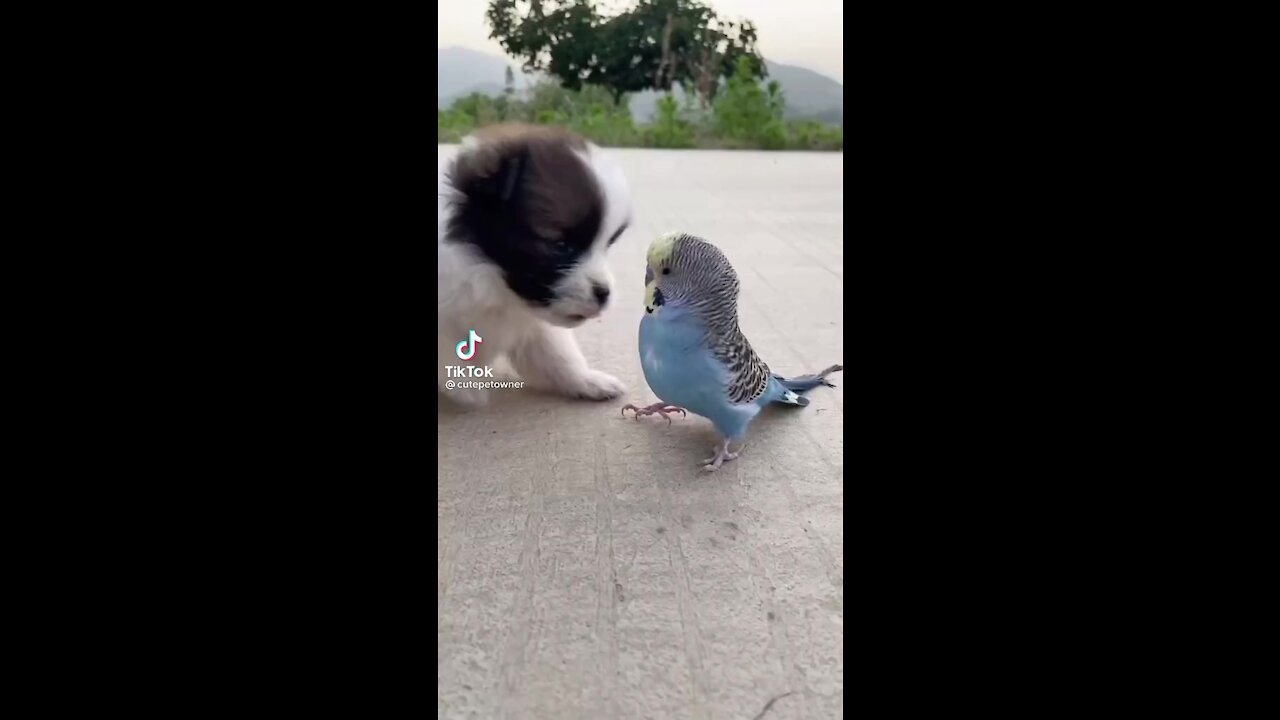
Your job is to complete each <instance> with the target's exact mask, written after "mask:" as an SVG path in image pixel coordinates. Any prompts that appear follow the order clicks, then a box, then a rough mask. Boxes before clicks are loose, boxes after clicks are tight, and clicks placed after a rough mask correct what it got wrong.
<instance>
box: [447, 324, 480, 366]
mask: <svg viewBox="0 0 1280 720" xmlns="http://www.w3.org/2000/svg"><path fill="white" fill-rule="evenodd" d="M482 342H484V338H482V337H480V336H479V335H477V334H476V331H475V330H468V331H467V339H466V340H463V341H461V342H459V343H458V347H457V348H456V349H455V350H454V352H456V353H458V359H459V360H470V359H471V358H473V357H475V356H476V345H479V344H480V343H482ZM464 348H465V349H464Z"/></svg>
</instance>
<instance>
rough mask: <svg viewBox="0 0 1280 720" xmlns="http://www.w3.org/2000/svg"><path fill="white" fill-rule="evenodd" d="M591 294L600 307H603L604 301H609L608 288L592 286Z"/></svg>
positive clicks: (597, 285)
mask: <svg viewBox="0 0 1280 720" xmlns="http://www.w3.org/2000/svg"><path fill="white" fill-rule="evenodd" d="M591 292H592V293H593V294H595V296H596V302H598V303H600V304H601V305H604V303H605V301H606V300H608V299H609V288H607V287H605V286H604V285H599V284H593V285H592V286H591Z"/></svg>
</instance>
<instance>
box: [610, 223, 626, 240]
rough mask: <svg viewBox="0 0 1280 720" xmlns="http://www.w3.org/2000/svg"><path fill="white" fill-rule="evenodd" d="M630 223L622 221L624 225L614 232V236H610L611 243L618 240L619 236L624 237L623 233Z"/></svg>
mask: <svg viewBox="0 0 1280 720" xmlns="http://www.w3.org/2000/svg"><path fill="white" fill-rule="evenodd" d="M628 224H629V223H622V227H620V228H618V230H617V231H616V232H615V233H614V234H613V237H611V238H609V244H610V245H612V244H614V243H616V242H618V238H620V237H622V233H624V232H626V231H627V225H628Z"/></svg>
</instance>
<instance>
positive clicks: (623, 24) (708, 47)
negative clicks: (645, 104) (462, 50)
mask: <svg viewBox="0 0 1280 720" xmlns="http://www.w3.org/2000/svg"><path fill="white" fill-rule="evenodd" d="M486 18H487V20H488V22H489V27H490V33H489V37H491V38H493V39H494V40H497V41H498V42H499V43H500V44H501V45H502V47H503V48H504V49H505V50H506V51H507V53H508V54H509V55H511V56H512V57H515V58H518V59H520V60H521V61H522V62H523V64H524V69H525V70H527V71H540V72H547V73H550V74H551V75H554V76H555V77H557V78H559V79H560V82H561V83H562V84H563V85H564V86H565V87H567V88H569V89H571V90H577V89H580V88H582V87H583V86H584V85H598V86H601V87H604V88H607V89H608V90H609V92H610V94H611V95H612V96H613V99H614V102H615V103H618V102H620V101H621V99H622V96H623V95H624V94H625V93H628V92H636V91H640V90H647V89H657V90H664V91H667V90H670V89H671V87H672V85H673V84H675V83H684V82H687V83H689V84H690V85H691V86H692V87H694V88H695V89H696V91H697V93H698V95H699V97H701V98H702V100H703V103H704V104H709V103H710V102H711V101H712V100H713V99H714V97H715V95H716V93H717V91H718V89H719V80H720V78H721V77H724V76H727V75H729V74H731V73H732V72H733V71H734V70H735V69H736V68H737V67H738V65H739V62H740V61H741V60H743V59H744V58H745V59H746V61H747V64H748V67H749V68H750V70H751V72H752V73H753V74H754V76H755V77H764V76H765V72H766V71H765V65H764V60H763V59H761V57H760V54H759V52H758V51H757V50H756V30H755V27H754V26H753V25H752V24H751V23H750V22H749V21H742V22H735V21H730V20H723V19H721V18H720V17H719V16H717V15H716V13H715V11H714V10H712V9H711V8H710V7H708V6H707V5H705V4H704V3H703V2H701V0H639V2H638V3H637V4H636V5H635V6H634V7H632V8H631V9H628V10H625V11H622V12H619V13H617V14H615V15H611V16H606V15H602V14H601V13H600V11H599V10H598V9H597V6H596V3H595V2H594V1H593V0H491V1H490V3H489V6H488V10H487V12H486Z"/></svg>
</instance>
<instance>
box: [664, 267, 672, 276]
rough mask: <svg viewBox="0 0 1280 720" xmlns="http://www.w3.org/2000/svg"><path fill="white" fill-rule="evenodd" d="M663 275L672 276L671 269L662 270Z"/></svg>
mask: <svg viewBox="0 0 1280 720" xmlns="http://www.w3.org/2000/svg"><path fill="white" fill-rule="evenodd" d="M662 274H663V275H670V274H671V268H662Z"/></svg>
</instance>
